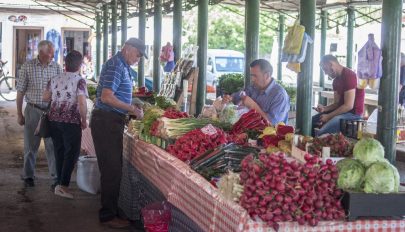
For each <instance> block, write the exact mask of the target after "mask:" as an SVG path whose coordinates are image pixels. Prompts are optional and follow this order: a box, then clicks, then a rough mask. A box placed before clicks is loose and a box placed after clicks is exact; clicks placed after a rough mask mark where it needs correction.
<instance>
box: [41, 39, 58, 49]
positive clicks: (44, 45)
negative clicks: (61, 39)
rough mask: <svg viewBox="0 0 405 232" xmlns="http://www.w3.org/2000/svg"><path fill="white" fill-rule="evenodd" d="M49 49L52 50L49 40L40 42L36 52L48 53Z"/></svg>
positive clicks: (52, 46)
mask: <svg viewBox="0 0 405 232" xmlns="http://www.w3.org/2000/svg"><path fill="white" fill-rule="evenodd" d="M49 48H54V45H53V43H52V42H51V41H49V40H42V41H41V42H39V44H38V50H40V51H48V49H49Z"/></svg>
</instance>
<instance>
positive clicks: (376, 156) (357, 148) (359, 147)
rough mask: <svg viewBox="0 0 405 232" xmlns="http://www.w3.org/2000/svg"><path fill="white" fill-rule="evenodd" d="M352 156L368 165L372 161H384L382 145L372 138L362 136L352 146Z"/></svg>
mask: <svg viewBox="0 0 405 232" xmlns="http://www.w3.org/2000/svg"><path fill="white" fill-rule="evenodd" d="M353 157H354V158H355V159H358V160H360V161H361V162H362V163H363V164H364V166H366V167H368V166H370V165H371V164H372V163H373V162H376V161H384V147H383V146H382V145H381V143H380V142H379V141H378V140H376V139H373V138H363V139H361V140H360V141H358V142H357V143H356V144H355V145H354V148H353Z"/></svg>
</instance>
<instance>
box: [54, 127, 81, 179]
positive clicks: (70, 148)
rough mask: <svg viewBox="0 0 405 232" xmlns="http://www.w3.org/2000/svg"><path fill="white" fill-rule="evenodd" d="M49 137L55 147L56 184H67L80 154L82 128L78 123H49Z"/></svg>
mask: <svg viewBox="0 0 405 232" xmlns="http://www.w3.org/2000/svg"><path fill="white" fill-rule="evenodd" d="M50 128H51V138H52V142H53V146H54V149H55V152H54V153H55V164H56V174H57V176H58V180H57V184H60V185H63V186H69V183H70V177H71V176H72V172H73V169H74V167H75V164H76V162H77V158H78V157H79V154H80V145H81V141H82V129H81V128H80V125H79V124H74V123H64V122H54V121H51V123H50Z"/></svg>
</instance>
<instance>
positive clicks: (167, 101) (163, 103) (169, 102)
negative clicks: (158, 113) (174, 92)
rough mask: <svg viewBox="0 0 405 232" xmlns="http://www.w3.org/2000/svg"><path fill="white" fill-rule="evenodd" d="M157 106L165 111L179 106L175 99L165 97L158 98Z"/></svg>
mask: <svg viewBox="0 0 405 232" xmlns="http://www.w3.org/2000/svg"><path fill="white" fill-rule="evenodd" d="M155 104H156V105H157V106H159V107H160V108H162V109H164V110H165V109H167V108H170V107H176V106H177V103H176V102H175V101H174V100H173V99H171V98H167V97H164V96H156V97H155Z"/></svg>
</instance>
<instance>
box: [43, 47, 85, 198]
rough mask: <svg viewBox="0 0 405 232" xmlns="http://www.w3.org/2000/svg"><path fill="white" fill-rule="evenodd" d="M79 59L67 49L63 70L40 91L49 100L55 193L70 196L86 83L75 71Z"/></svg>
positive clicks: (80, 58)
mask: <svg viewBox="0 0 405 232" xmlns="http://www.w3.org/2000/svg"><path fill="white" fill-rule="evenodd" d="M82 62H83V56H82V54H80V52H78V51H72V52H70V53H69V54H68V55H67V56H66V59H65V63H66V70H65V72H64V73H62V74H59V75H58V76H55V77H53V78H52V79H51V80H50V81H49V83H48V86H47V90H46V91H45V92H44V100H47V101H50V109H49V113H48V118H49V121H50V122H51V123H50V129H51V138H52V142H53V145H54V147H55V161H56V173H57V175H58V185H57V186H56V187H55V194H56V195H58V196H61V197H66V198H70V199H73V194H72V193H70V191H69V189H68V186H69V183H70V177H71V175H72V171H73V169H74V166H75V164H76V161H77V158H78V157H79V153H80V145H81V137H82V130H83V129H85V128H86V127H87V122H86V115H87V105H86V98H87V97H88V93H87V86H86V81H85V80H84V79H83V78H82V77H81V76H80V75H79V71H80V67H81V65H82Z"/></svg>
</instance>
